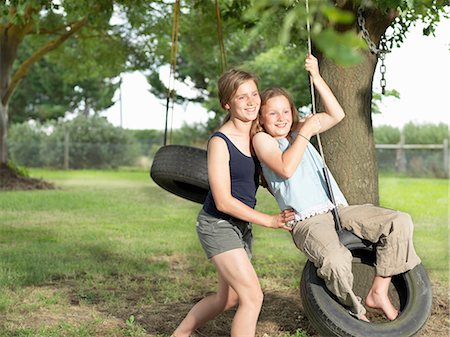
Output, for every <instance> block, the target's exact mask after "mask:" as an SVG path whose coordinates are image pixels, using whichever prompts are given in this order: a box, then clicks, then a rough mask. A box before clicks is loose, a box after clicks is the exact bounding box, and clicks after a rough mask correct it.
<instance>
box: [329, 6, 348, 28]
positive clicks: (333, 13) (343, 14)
mask: <svg viewBox="0 0 450 337" xmlns="http://www.w3.org/2000/svg"><path fill="white" fill-rule="evenodd" d="M322 13H323V14H324V15H325V16H326V17H327V18H328V20H330V21H331V22H336V23H343V24H350V23H352V22H353V21H354V20H355V16H354V15H353V13H352V12H349V11H346V10H342V9H339V8H337V7H334V6H326V7H324V8H323V9H322Z"/></svg>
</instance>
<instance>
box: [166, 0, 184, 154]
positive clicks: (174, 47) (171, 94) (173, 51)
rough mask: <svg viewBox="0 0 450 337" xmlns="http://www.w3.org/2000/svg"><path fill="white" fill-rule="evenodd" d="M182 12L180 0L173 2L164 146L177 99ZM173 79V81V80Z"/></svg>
mask: <svg viewBox="0 0 450 337" xmlns="http://www.w3.org/2000/svg"><path fill="white" fill-rule="evenodd" d="M179 12H180V0H176V1H175V2H174V4H173V21H172V40H171V48H170V72H169V83H168V85H167V90H168V92H167V101H166V123H165V127H164V146H165V145H167V133H168V132H167V130H168V125H167V124H168V120H169V109H170V107H169V106H170V101H171V98H172V105H171V110H172V113H171V120H172V122H171V123H173V110H174V105H175V104H174V100H175V90H174V89H172V86H174V85H175V72H176V69H177V53H178V18H179ZM172 80H173V81H172ZM170 138H171V139H170V140H171V141H172V124H171V126H170Z"/></svg>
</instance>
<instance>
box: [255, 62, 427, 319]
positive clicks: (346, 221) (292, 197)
mask: <svg viewBox="0 0 450 337" xmlns="http://www.w3.org/2000/svg"><path fill="white" fill-rule="evenodd" d="M305 68H306V70H307V71H308V72H309V74H310V76H311V79H312V81H313V83H314V87H315V89H316V90H317V92H318V93H319V95H320V96H321V99H322V102H323V105H324V107H325V111H324V112H321V113H317V114H314V115H312V116H309V117H307V118H305V119H303V120H299V117H298V114H297V110H296V108H295V106H294V104H293V100H292V98H291V96H290V94H289V93H288V92H286V91H285V90H284V89H282V88H270V89H267V90H265V91H264V92H262V93H261V109H260V112H259V116H258V119H257V120H256V121H255V122H254V125H253V128H252V134H253V135H254V136H253V138H252V142H253V147H254V149H255V152H256V154H257V156H258V158H259V160H260V162H261V167H262V171H263V174H264V178H265V180H266V182H267V185H268V188H269V190H270V191H271V193H272V194H273V195H274V196H275V198H276V200H277V202H278V205H279V206H280V209H282V210H284V209H293V210H294V212H295V216H296V221H295V222H294V223H293V227H292V236H293V239H294V243H295V244H296V246H297V247H298V248H299V249H300V250H301V251H302V252H303V253H305V254H306V255H307V256H308V258H309V259H310V260H311V261H312V262H313V263H314V265H315V266H316V267H317V273H318V275H319V276H320V277H322V278H323V279H324V281H325V284H326V286H327V287H328V288H329V290H330V291H331V292H333V293H334V294H335V295H336V296H337V298H338V299H339V300H340V301H341V303H342V304H344V305H346V306H348V307H349V308H350V313H352V314H353V315H354V316H356V317H357V318H358V319H361V320H364V321H368V320H367V317H366V316H365V313H366V309H365V307H364V305H363V304H362V301H361V299H360V298H359V297H358V296H356V295H355V293H354V292H353V289H352V288H353V275H352V271H351V265H352V255H351V253H350V251H349V250H348V249H347V248H345V247H344V246H343V245H342V244H341V243H340V242H339V238H338V235H337V233H336V230H335V226H334V220H333V216H332V214H331V210H332V209H333V208H334V207H335V206H334V204H333V203H331V202H330V200H329V198H328V193H327V187H326V183H325V179H324V177H323V173H322V172H323V171H322V168H323V163H322V159H321V157H320V155H319V153H318V152H317V151H316V149H315V148H314V146H312V145H311V144H310V142H309V140H310V138H311V137H312V136H313V135H315V134H317V133H319V132H324V131H326V130H328V129H330V128H331V127H333V126H334V125H336V124H337V123H339V122H340V121H341V120H342V119H343V118H344V116H345V114H344V111H343V109H342V107H341V106H340V104H339V102H338V101H337V100H336V98H335V96H334V95H333V93H332V91H331V90H330V88H329V87H328V85H327V84H326V83H325V81H324V80H323V78H322V77H321V75H320V73H319V67H318V62H317V59H316V58H315V57H314V56H312V55H308V56H307V58H306V61H305ZM330 180H331V185H332V190H333V193H334V196H335V200H336V205H337V207H338V209H339V215H340V219H341V224H342V226H343V227H344V228H345V229H347V230H350V231H352V232H353V233H354V234H356V235H357V236H359V237H361V238H363V239H365V240H369V241H371V242H373V243H376V244H377V249H376V266H375V276H374V279H373V283H372V287H371V289H370V290H369V293H368V295H367V297H366V299H365V301H364V303H365V305H366V306H367V307H371V308H375V309H380V310H382V311H383V312H384V314H385V315H386V317H387V318H388V319H389V320H394V319H395V318H396V317H397V315H398V310H397V309H396V308H395V307H394V306H393V305H392V303H391V301H390V300H389V297H388V289H389V284H390V282H391V277H392V276H393V275H397V274H400V273H403V272H406V271H408V270H410V269H412V268H413V267H415V266H416V265H417V264H419V263H420V259H419V257H418V256H417V254H416V252H415V250H414V246H413V243H412V232H413V224H412V220H411V217H410V216H409V215H408V214H405V213H402V212H398V211H395V210H391V209H385V208H381V207H376V206H373V205H352V206H349V205H348V203H347V201H346V199H345V197H344V195H343V194H342V192H341V190H340V189H339V187H338V185H337V183H336V181H335V180H334V178H333V176H332V175H331V174H330Z"/></svg>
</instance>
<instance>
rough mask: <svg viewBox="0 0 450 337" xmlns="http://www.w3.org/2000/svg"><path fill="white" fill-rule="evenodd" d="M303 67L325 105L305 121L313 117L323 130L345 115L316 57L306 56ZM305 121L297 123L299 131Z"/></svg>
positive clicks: (321, 130)
mask: <svg viewBox="0 0 450 337" xmlns="http://www.w3.org/2000/svg"><path fill="white" fill-rule="evenodd" d="M305 68H306V70H307V71H308V72H309V76H310V77H311V79H312V81H313V83H314V87H315V88H316V90H317V92H318V94H319V95H320V97H321V99H322V103H323V105H324V107H325V111H324V112H320V113H317V114H315V115H313V116H311V117H310V118H308V119H307V120H306V122H308V121H309V120H314V119H317V120H319V123H320V132H324V131H326V130H328V129H330V128H332V127H333V126H335V125H336V124H337V123H339V122H340V121H341V120H342V119H343V118H344V117H345V113H344V110H343V109H342V107H341V105H340V104H339V102H338V101H337V99H336V97H335V96H334V94H333V92H332V91H331V89H330V88H329V87H328V85H327V83H326V82H325V81H324V79H323V78H322V76H321V75H320V72H319V65H318V62H317V59H316V58H315V57H314V56H313V55H308V56H307V58H306V61H305ZM306 122H305V123H300V124H299V128H298V130H299V131H300V130H302V128H303V126H304V125H305V124H306ZM300 132H301V131H300Z"/></svg>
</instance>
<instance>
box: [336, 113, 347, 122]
mask: <svg viewBox="0 0 450 337" xmlns="http://www.w3.org/2000/svg"><path fill="white" fill-rule="evenodd" d="M337 117H338V118H337V120H338V123H339V122H340V121H342V120H343V119H344V118H345V112H344V110H341V111H340V113H339V115H338V116H337Z"/></svg>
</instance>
